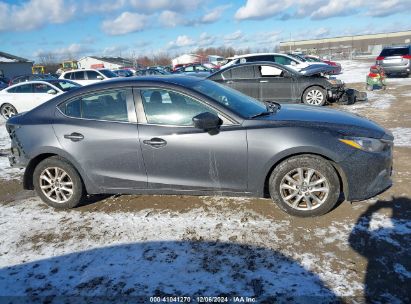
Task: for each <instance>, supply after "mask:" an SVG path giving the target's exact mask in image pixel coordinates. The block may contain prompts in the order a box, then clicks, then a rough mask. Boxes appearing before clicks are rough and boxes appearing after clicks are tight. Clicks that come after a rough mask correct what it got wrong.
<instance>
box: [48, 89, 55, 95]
mask: <svg viewBox="0 0 411 304" xmlns="http://www.w3.org/2000/svg"><path fill="white" fill-rule="evenodd" d="M47 94H50V95H56V94H57V91H56V90H53V89H50V90H48V91H47Z"/></svg>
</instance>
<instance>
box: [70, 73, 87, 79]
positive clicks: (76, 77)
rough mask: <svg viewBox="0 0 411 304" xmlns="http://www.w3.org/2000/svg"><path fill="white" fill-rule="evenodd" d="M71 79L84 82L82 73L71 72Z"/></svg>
mask: <svg viewBox="0 0 411 304" xmlns="http://www.w3.org/2000/svg"><path fill="white" fill-rule="evenodd" d="M71 79H73V80H84V79H85V78H84V71H79V72H73V74H72V76H71Z"/></svg>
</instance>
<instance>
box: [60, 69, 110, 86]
mask: <svg viewBox="0 0 411 304" xmlns="http://www.w3.org/2000/svg"><path fill="white" fill-rule="evenodd" d="M114 77H118V76H117V75H116V74H114V73H113V72H112V71H110V70H109V69H81V70H71V71H67V72H64V73H63V74H61V75H60V77H59V79H69V80H71V81H74V82H77V83H78V84H81V85H83V86H85V85H88V84H92V83H95V82H98V81H101V80H108V79H111V78H114Z"/></svg>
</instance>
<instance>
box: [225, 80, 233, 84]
mask: <svg viewBox="0 0 411 304" xmlns="http://www.w3.org/2000/svg"><path fill="white" fill-rule="evenodd" d="M226 83H228V84H230V83H234V81H232V80H229V81H226Z"/></svg>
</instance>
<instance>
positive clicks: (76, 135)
mask: <svg viewBox="0 0 411 304" xmlns="http://www.w3.org/2000/svg"><path fill="white" fill-rule="evenodd" d="M64 138H66V139H70V140H71V141H80V140H83V139H84V136H83V134H80V133H76V132H73V133H71V134H65V135H64Z"/></svg>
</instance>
